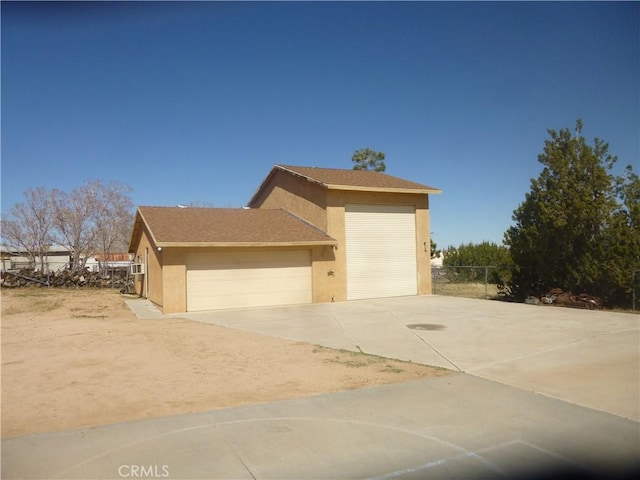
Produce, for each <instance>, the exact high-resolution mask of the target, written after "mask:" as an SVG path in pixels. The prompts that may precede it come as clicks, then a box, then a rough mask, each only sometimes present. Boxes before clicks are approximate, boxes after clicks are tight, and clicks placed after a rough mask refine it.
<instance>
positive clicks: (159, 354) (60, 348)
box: [1, 288, 450, 437]
mask: <svg viewBox="0 0 640 480" xmlns="http://www.w3.org/2000/svg"><path fill="white" fill-rule="evenodd" d="M447 373H450V372H449V371H447V370H442V369H437V368H432V367H428V366H423V365H417V364H412V363H406V362H401V361H396V360H389V359H385V358H380V357H375V356H369V355H363V354H360V353H352V352H345V351H337V350H331V349H328V348H324V347H318V346H315V345H311V344H306V343H297V342H292V341H287V340H281V339H276V338H272V337H268V336H265V335H260V334H254V333H249V332H243V331H239V330H233V329H230V328H225V327H220V326H216V325H208V324H202V323H197V322H193V321H189V320H185V319H180V318H170V319H153V320H149V319H138V318H137V317H136V316H135V315H134V314H133V313H132V312H131V311H130V310H129V309H128V307H127V306H126V304H125V303H124V299H123V297H122V296H121V295H120V294H119V293H117V292H114V291H109V290H64V289H45V288H34V289H18V290H3V291H2V405H1V406H2V436H3V437H7V436H16V435H24V434H30V433H38V432H49V431H57V430H63V429H69V428H79V427H86V426H90V425H100V424H107V423H115V422H123V421H128V420H135V419H143V418H150V417H158V416H165V415H176V414H182V413H190V412H199V411H206V410H211V409H215V408H222V407H229V406H234V405H241V404H247V403H259V402H266V401H271V400H279V399H288V398H296V397H301V396H307V395H315V394H321V393H328V392H336V391H340V390H348V389H356V388H361V387H367V386H372V385H380V384H386V383H394V382H402V381H406V380H412V379H416V378H420V377H428V376H437V375H445V374H447Z"/></svg>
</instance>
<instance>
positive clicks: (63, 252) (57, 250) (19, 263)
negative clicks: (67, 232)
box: [0, 245, 71, 272]
mask: <svg viewBox="0 0 640 480" xmlns="http://www.w3.org/2000/svg"><path fill="white" fill-rule="evenodd" d="M42 258H43V261H44V265H42V264H41V263H40V254H36V258H33V253H31V254H30V253H29V252H27V251H26V250H24V249H19V248H11V247H7V246H5V245H0V259H1V262H0V268H1V269H2V271H3V272H5V271H17V270H22V269H29V270H38V271H40V270H43V268H44V271H45V272H57V271H58V270H64V269H65V268H67V267H68V266H69V262H70V261H71V250H70V249H69V248H67V247H63V246H62V245H49V246H48V247H46V251H44V252H42Z"/></svg>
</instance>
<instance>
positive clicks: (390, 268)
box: [129, 165, 440, 313]
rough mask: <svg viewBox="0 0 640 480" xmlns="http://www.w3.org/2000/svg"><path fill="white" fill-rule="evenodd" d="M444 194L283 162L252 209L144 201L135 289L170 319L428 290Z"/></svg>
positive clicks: (133, 248)
mask: <svg viewBox="0 0 640 480" xmlns="http://www.w3.org/2000/svg"><path fill="white" fill-rule="evenodd" d="M437 193H440V190H438V189H436V188H433V187H430V186H427V185H423V184H420V183H416V182H412V181H409V180H404V179H401V178H397V177H393V176H390V175H386V174H384V173H378V172H373V171H355V170H342V169H329V168H312V167H295V166H286V165H276V166H274V167H273V169H272V170H271V172H270V173H269V174H268V175H267V177H266V178H265V180H264V181H263V182H262V184H261V185H260V187H259V188H258V190H257V191H256V193H255V194H254V196H253V197H252V198H251V200H250V201H249V204H248V207H249V208H245V209H219V208H190V207H189V208H181V207H153V206H140V207H138V209H137V213H136V217H135V222H134V228H133V234H132V237H131V243H130V248H129V252H130V253H132V254H133V256H134V264H135V265H134V270H135V271H136V275H135V277H136V282H135V288H136V292H137V293H138V294H140V295H141V296H143V297H146V298H149V299H150V300H151V301H153V302H155V303H156V304H158V305H160V306H161V307H162V309H163V311H164V312H165V313H179V312H186V311H199V310H211V309H220V308H236V307H249V306H265V305H286V304H303V303H317V302H332V301H344V300H356V299H363V298H377V297H392V296H402V295H419V294H428V293H431V272H430V245H429V194H437Z"/></svg>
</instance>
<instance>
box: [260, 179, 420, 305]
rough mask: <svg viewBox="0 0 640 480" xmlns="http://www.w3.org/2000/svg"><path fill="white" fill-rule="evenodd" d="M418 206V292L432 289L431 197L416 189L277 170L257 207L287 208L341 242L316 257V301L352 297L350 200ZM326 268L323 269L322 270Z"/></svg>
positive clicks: (361, 202)
mask: <svg viewBox="0 0 640 480" xmlns="http://www.w3.org/2000/svg"><path fill="white" fill-rule="evenodd" d="M350 203H355V204H371V205H413V206H414V207H415V209H416V236H417V238H416V259H417V270H418V271H417V272H416V275H417V280H418V282H417V283H418V294H430V293H431V263H430V251H431V247H430V240H429V238H430V235H429V228H430V227H429V199H428V196H427V195H423V194H412V193H401V194H399V193H386V192H359V191H348V190H329V189H326V188H324V187H321V186H319V185H317V184H315V183H312V182H309V181H307V180H305V179H303V178H300V177H296V176H294V175H289V174H286V173H283V172H276V173H275V174H274V175H273V177H271V179H270V180H269V181H268V182H267V184H266V185H265V187H264V188H263V190H262V191H261V192H260V195H259V196H258V197H257V198H256V200H255V201H254V202H253V204H252V206H253V207H254V208H284V209H286V210H289V211H290V212H292V213H294V214H295V215H298V216H299V217H300V218H303V219H304V220H306V221H308V222H309V223H311V224H313V225H315V226H317V227H318V228H320V229H321V230H323V231H325V232H326V233H327V234H328V235H329V236H331V237H333V238H334V239H336V240H337V241H338V246H337V247H334V248H332V252H331V253H332V255H325V256H322V257H320V258H317V259H315V260H314V263H315V262H316V261H317V262H318V264H317V265H315V266H314V283H313V289H314V294H313V298H314V302H327V301H344V300H346V299H347V271H346V270H347V267H346V266H347V257H346V251H345V245H346V238H345V213H344V212H345V209H344V206H345V205H346V204H350ZM321 272H322V273H321Z"/></svg>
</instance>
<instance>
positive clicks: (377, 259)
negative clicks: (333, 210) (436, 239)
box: [345, 205, 418, 300]
mask: <svg viewBox="0 0 640 480" xmlns="http://www.w3.org/2000/svg"><path fill="white" fill-rule="evenodd" d="M345 234H346V254H347V298H348V299H349V300H355V299H360V298H376V297H392V296H401V295H416V294H417V290H418V284H417V260H416V226H415V208H414V207H413V206H405V205H346V207H345Z"/></svg>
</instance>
